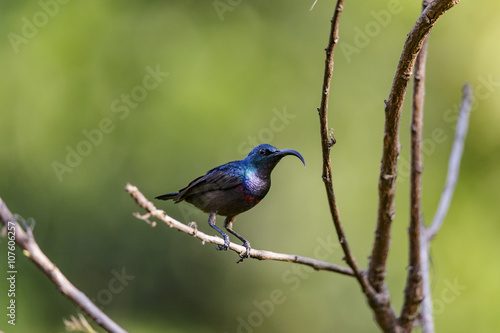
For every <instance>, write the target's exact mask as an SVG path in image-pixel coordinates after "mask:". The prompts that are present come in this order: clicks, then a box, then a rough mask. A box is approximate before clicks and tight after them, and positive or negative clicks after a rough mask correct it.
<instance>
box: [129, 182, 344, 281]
mask: <svg viewBox="0 0 500 333" xmlns="http://www.w3.org/2000/svg"><path fill="white" fill-rule="evenodd" d="M125 190H126V191H127V192H128V193H130V195H131V196H132V197H133V198H134V199H135V201H136V202H137V204H138V205H139V206H140V207H142V208H144V209H146V210H147V211H148V214H150V215H151V216H153V217H155V218H157V219H159V220H161V221H163V222H165V223H166V224H167V225H168V226H169V227H171V228H175V229H177V230H179V231H182V232H184V233H186V234H188V235H191V236H193V237H195V238H198V239H199V240H201V241H202V243H213V244H217V245H224V240H223V239H222V238H220V237H217V236H210V235H207V234H205V233H203V232H201V231H199V230H198V229H197V227H196V224H194V225H193V224H190V225H186V224H184V223H182V222H179V221H177V220H176V219H174V218H172V217H170V216H168V215H167V214H166V213H165V212H164V211H163V210H160V209H157V208H156V207H155V205H154V204H153V203H152V202H151V201H149V200H148V199H147V198H146V197H145V196H144V194H142V193H141V192H140V191H139V189H138V188H137V187H136V186H133V185H130V184H127V185H126V186H125ZM134 216H136V217H137V215H136V214H134ZM139 216H140V215H139ZM141 219H142V218H141ZM191 225H193V226H191ZM229 249H230V250H232V251H234V252H236V253H238V254H240V255H243V254H245V253H246V248H245V247H244V246H241V245H237V244H234V243H230V244H229ZM250 257H251V258H255V259H259V260H276V261H286V262H292V263H296V264H302V265H306V266H310V267H312V268H314V269H315V270H324V271H331V272H336V273H339V274H343V275H348V276H352V275H353V272H352V270H351V269H350V268H347V267H342V266H338V265H335V264H331V263H328V262H325V261H320V260H316V259H312V258H307V257H301V256H297V255H293V254H283V253H275V252H271V251H264V250H255V249H251V250H250Z"/></svg>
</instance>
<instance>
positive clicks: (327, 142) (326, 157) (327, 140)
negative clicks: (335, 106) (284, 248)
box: [318, 0, 369, 290]
mask: <svg viewBox="0 0 500 333" xmlns="http://www.w3.org/2000/svg"><path fill="white" fill-rule="evenodd" d="M343 6H344V1H343V0H338V1H337V5H336V6H335V13H334V15H333V17H332V21H331V29H330V36H329V39H328V46H327V48H326V49H325V51H326V60H325V73H324V77H323V88H322V94H321V106H320V108H319V109H318V113H319V120H320V132H321V147H322V152H323V182H324V184H325V189H326V195H327V198H328V204H329V205H330V213H331V215H332V220H333V224H334V225H335V229H336V231H337V236H338V238H339V242H340V245H341V246H342V249H343V251H344V254H345V260H346V262H347V264H348V265H349V266H350V267H351V268H352V270H353V271H354V273H355V275H356V278H357V279H358V281H360V284H361V286H362V288H363V290H367V289H368V288H369V285H368V283H367V281H366V279H365V278H364V276H363V275H362V273H361V270H360V269H359V267H358V264H357V262H356V259H355V258H354V255H353V254H352V253H351V250H350V248H349V243H348V242H347V238H346V237H345V233H344V229H343V227H342V222H341V221H340V216H339V212H338V208H337V202H336V199H335V194H334V192H333V185H332V167H331V164H330V149H331V147H332V146H333V145H334V144H335V138H334V136H333V133H332V134H330V133H329V128H328V97H329V92H330V82H331V79H332V75H333V55H334V51H335V45H336V44H337V42H338V39H339V35H338V28H339V19H340V14H341V13H342V9H343Z"/></svg>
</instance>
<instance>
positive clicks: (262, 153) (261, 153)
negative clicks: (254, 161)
mask: <svg viewBox="0 0 500 333" xmlns="http://www.w3.org/2000/svg"><path fill="white" fill-rule="evenodd" d="M268 154H269V150H267V149H264V148H262V149H261V150H259V155H260V156H266V155H268Z"/></svg>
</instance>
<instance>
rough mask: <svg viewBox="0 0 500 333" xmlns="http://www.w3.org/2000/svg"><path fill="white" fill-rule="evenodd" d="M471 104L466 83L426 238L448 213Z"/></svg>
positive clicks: (430, 236)
mask: <svg viewBox="0 0 500 333" xmlns="http://www.w3.org/2000/svg"><path fill="white" fill-rule="evenodd" d="M471 106H472V91H471V88H470V86H469V85H468V84H466V85H464V87H463V89H462V103H461V105H460V110H459V112H458V121H457V127H456V129H455V139H454V141H453V147H452V150H451V154H450V159H449V161H448V174H447V175H446V184H445V186H444V190H443V193H442V194H441V199H440V200H439V205H438V208H437V211H436V215H434V219H433V220H432V223H431V225H430V226H429V228H428V229H427V238H428V239H429V240H431V239H432V238H434V236H436V234H437V232H438V231H439V229H440V228H441V225H442V224H443V221H444V218H445V216H446V214H447V213H448V208H449V207H450V203H451V198H452V197H453V192H454V191H455V185H456V184H457V179H458V173H459V171H460V161H461V160H462V152H463V149H464V142H465V136H466V135H467V128H468V127H469V115H470V109H471Z"/></svg>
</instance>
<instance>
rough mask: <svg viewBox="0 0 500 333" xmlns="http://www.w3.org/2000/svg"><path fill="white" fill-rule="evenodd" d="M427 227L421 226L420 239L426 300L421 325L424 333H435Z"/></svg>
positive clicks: (423, 286) (421, 306)
mask: <svg viewBox="0 0 500 333" xmlns="http://www.w3.org/2000/svg"><path fill="white" fill-rule="evenodd" d="M425 231H426V229H425V226H424V225H423V223H422V224H421V230H420V232H421V234H422V237H420V267H421V268H422V289H423V290H422V292H423V295H424V299H423V300H422V304H420V325H421V326H422V333H434V318H433V315H432V292H431V281H430V280H431V279H430V265H429V248H430V244H431V243H430V241H428V239H427V237H425Z"/></svg>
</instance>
